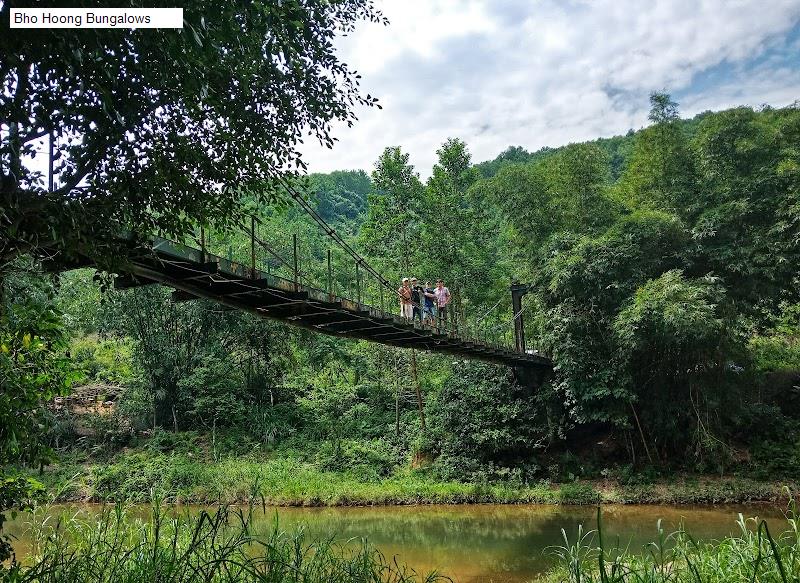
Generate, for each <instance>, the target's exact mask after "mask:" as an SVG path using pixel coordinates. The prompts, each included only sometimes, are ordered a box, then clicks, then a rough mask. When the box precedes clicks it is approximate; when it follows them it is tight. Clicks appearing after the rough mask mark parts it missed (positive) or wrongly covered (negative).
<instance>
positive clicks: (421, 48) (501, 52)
mask: <svg viewBox="0 0 800 583" xmlns="http://www.w3.org/2000/svg"><path fill="white" fill-rule="evenodd" d="M766 4H767V3H765V2H764V1H763V0H736V1H734V0H699V1H697V0H674V1H672V2H650V3H643V2H636V1H634V0H596V1H588V0H586V1H579V0H573V1H569V2H565V1H559V0H540V1H537V2H530V1H528V0H518V1H513V0H483V1H469V2H464V1H460V2H459V1H457V0H441V1H433V0H430V1H428V0H425V1H423V0H414V1H412V0H405V1H403V0H386V1H385V2H381V3H379V7H380V8H381V10H383V11H384V13H385V14H386V16H387V17H388V18H389V19H390V21H391V24H390V25H389V26H388V27H382V26H379V25H371V24H364V23H362V24H361V25H359V27H358V28H357V30H356V31H355V32H354V33H353V34H352V35H351V36H350V37H347V38H345V39H342V40H341V41H340V43H339V46H340V48H341V51H342V57H343V58H344V60H345V61H346V62H347V63H348V64H350V65H351V66H353V67H354V68H355V69H357V70H358V71H359V72H360V73H361V74H362V76H363V79H362V87H363V89H364V90H365V91H366V92H369V93H371V94H373V95H375V96H377V97H378V98H379V99H380V101H381V104H382V105H383V109H381V110H378V109H366V110H359V111H358V114H359V117H360V120H359V121H358V122H357V123H356V125H355V127H353V128H346V127H340V128H337V131H336V132H335V135H336V136H337V137H338V138H339V140H340V141H339V143H338V144H337V145H336V146H335V148H334V149H333V150H327V149H323V148H316V147H311V146H309V147H308V148H307V149H306V158H307V161H308V162H309V164H310V169H311V170H312V171H317V172H326V171H330V170H334V169H342V168H364V169H366V170H371V168H372V166H373V164H374V161H375V160H376V159H377V157H378V155H379V154H380V152H381V151H382V149H383V148H384V147H385V146H390V145H400V146H402V147H403V148H404V149H405V150H407V151H409V152H410V153H411V156H412V161H413V162H414V163H415V164H416V165H417V167H418V169H419V170H420V171H421V173H422V174H423V175H427V174H428V173H429V171H430V167H431V166H432V164H433V163H434V162H435V156H436V154H435V152H436V149H437V148H438V147H439V145H440V144H441V143H442V142H443V141H444V140H445V139H446V138H448V137H451V136H455V137H460V138H462V139H464V140H466V141H467V144H468V145H469V146H470V149H471V150H472V152H473V157H474V159H475V160H476V161H479V160H484V159H489V158H493V157H494V156H496V155H497V154H498V153H499V152H500V151H502V150H503V149H505V148H506V147H507V146H509V145H521V146H524V147H526V148H528V149H536V148H539V147H541V146H545V145H560V144H564V143H568V142H570V141H577V140H585V139H591V138H595V137H598V136H609V135H614V134H618V133H623V132H625V131H626V130H627V129H628V128H630V127H635V128H636V127H640V126H642V125H644V124H645V123H646V117H647V109H648V102H647V94H648V93H649V92H650V91H652V90H654V89H662V88H666V89H668V90H669V91H671V92H673V93H680V94H681V97H682V101H683V104H682V105H683V110H684V112H685V113H687V114H691V113H696V112H697V111H702V110H704V109H719V108H723V107H728V106H730V105H738V104H742V103H746V104H753V105H758V104H761V103H764V102H769V103H772V104H774V105H783V104H786V103H790V102H792V101H794V100H795V99H797V98H800V75H798V74H797V70H796V66H795V68H794V69H793V68H792V67H791V66H789V65H787V62H786V61H787V60H788V61H793V62H794V63H795V65H796V63H797V61H798V57H799V56H800V48H798V46H797V43H795V45H794V46H786V45H785V37H786V35H787V34H788V33H789V32H790V31H791V30H792V28H793V27H794V26H796V25H797V23H798V20H800V2H797V0H771V1H770V2H768V4H769V5H768V6H767V5H766ZM776 46H778V47H780V48H781V49H782V50H783V53H782V58H778V59H777V62H775V61H776V59H771V58H767V59H764V62H763V63H760V64H758V66H755V68H754V69H752V70H751V69H750V68H748V66H746V64H747V63H748V62H751V61H752V60H753V59H755V58H756V57H758V56H759V55H762V54H766V55H767V56H772V55H771V53H770V51H771V50H773V49H775V47H776ZM787 55H788V56H787ZM715 67H718V68H719V67H721V68H722V69H723V72H724V73H725V75H722V80H721V81H719V82H717V83H716V84H715V83H712V84H710V85H708V86H704V87H697V88H696V89H695V88H693V80H695V79H696V78H697V76H698V75H699V74H702V73H703V72H705V71H708V70H713V69H714V68H715ZM728 69H729V70H728Z"/></svg>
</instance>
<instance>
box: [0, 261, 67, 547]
mask: <svg viewBox="0 0 800 583" xmlns="http://www.w3.org/2000/svg"><path fill="white" fill-rule="evenodd" d="M19 263H20V261H19V260H18V261H17V262H16V265H18V266H19V271H17V272H15V273H13V274H10V275H9V277H7V278H6V279H5V280H0V286H3V290H2V292H3V293H0V301H2V306H0V562H2V561H5V560H6V559H8V558H9V556H10V553H11V546H10V541H9V540H8V539H7V538H5V537H3V536H2V532H1V531H2V527H3V522H4V521H5V516H4V514H3V512H5V511H6V510H9V509H12V508H25V507H27V506H29V505H30V503H31V501H32V500H34V499H36V498H38V497H39V496H40V494H41V493H42V492H43V487H42V486H41V484H39V483H38V482H36V481H35V480H32V479H30V478H20V477H16V476H13V475H9V474H8V473H7V471H8V470H7V469H8V467H9V466H11V465H29V466H37V465H40V464H44V463H46V462H48V461H50V459H51V456H52V452H51V451H50V448H48V447H47V446H46V445H45V443H44V441H43V439H42V423H43V417H44V416H43V413H44V403H45V402H47V401H48V400H50V399H52V398H53V397H55V396H57V395H63V394H65V393H66V391H67V389H68V388H69V384H70V382H71V380H72V371H71V366H70V363H69V361H68V359H67V358H65V356H64V354H63V351H64V349H65V346H66V339H67V338H66V334H65V333H64V330H63V326H62V322H61V314H60V313H59V311H58V310H57V308H56V306H55V303H54V301H53V294H54V287H53V285H52V282H51V281H50V278H48V277H46V276H42V275H41V274H32V273H31V267H30V266H29V265H19Z"/></svg>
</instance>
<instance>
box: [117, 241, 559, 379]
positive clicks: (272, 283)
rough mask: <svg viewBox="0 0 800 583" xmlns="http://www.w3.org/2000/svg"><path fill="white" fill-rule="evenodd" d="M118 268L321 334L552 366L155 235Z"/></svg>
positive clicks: (137, 278) (124, 280)
mask: <svg viewBox="0 0 800 583" xmlns="http://www.w3.org/2000/svg"><path fill="white" fill-rule="evenodd" d="M121 270H124V271H125V272H126V273H124V274H123V275H121V276H120V278H121V279H120V280H119V287H128V286H133V285H143V284H149V283H160V284H163V285H166V286H168V287H171V288H173V289H175V290H176V292H175V293H174V297H175V298H176V299H191V298H205V299H209V300H212V301H214V302H217V303H219V304H222V305H225V306H229V307H231V308H233V309H237V310H245V311H248V312H252V313H255V314H258V315H260V316H262V317H267V318H272V319H275V320H280V321H283V322H286V323H288V324H291V325H294V326H300V327H303V328H307V329H309V330H313V331H314V332H319V333H322V334H329V335H331V336H344V337H348V338H358V339H362V340H369V341H371V342H378V343H381V344H387V345H390V346H399V347H403V348H416V349H419V350H428V351H431V352H441V353H446V354H450V355H453V356H457V357H461V358H470V359H478V360H483V361H488V362H494V363H499V364H504V365H508V366H513V367H525V368H534V369H538V370H540V371H542V372H544V371H546V370H549V369H550V368H551V367H552V365H551V362H550V361H549V360H548V359H547V358H544V357H542V356H540V355H537V354H528V353H523V352H519V351H516V350H511V349H508V348H505V347H501V346H495V345H492V344H487V343H484V342H480V341H478V340H475V339H470V338H462V337H460V336H459V335H458V334H456V333H454V332H449V331H445V330H440V329H437V328H435V327H431V326H428V325H423V324H421V323H419V322H409V321H408V320H406V319H404V318H401V317H400V316H398V315H394V314H390V313H388V312H384V311H382V310H380V309H377V308H375V307H372V306H368V305H366V304H359V303H358V302H354V301H353V300H350V299H347V298H343V297H339V296H335V295H331V294H329V293H328V292H327V291H323V290H319V289H315V288H311V287H308V286H304V285H301V284H298V283H296V282H294V281H291V280H287V279H285V278H282V277H278V276H276V275H272V274H269V273H266V272H263V271H260V270H255V272H254V271H253V269H252V268H251V267H250V266H247V265H243V264H241V263H237V262H234V261H230V260H228V259H225V258H223V257H219V256H216V255H212V254H209V253H207V252H203V251H202V250H200V249H197V248H195V247H190V246H187V245H183V244H181V243H176V242H174V241H170V240H168V239H162V238H160V237H151V238H150V239H149V243H148V244H146V245H145V246H144V249H141V250H140V252H136V253H134V254H133V255H132V257H131V259H130V260H129V262H128V263H126V265H125V267H124V268H122V269H121Z"/></svg>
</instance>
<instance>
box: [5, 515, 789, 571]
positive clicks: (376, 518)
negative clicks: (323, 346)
mask: <svg viewBox="0 0 800 583" xmlns="http://www.w3.org/2000/svg"><path fill="white" fill-rule="evenodd" d="M101 508H102V507H101V506H100V505H57V506H54V507H53V508H52V509H51V510H50V513H51V514H53V515H55V514H60V513H62V512H68V513H70V514H75V513H77V514H78V515H79V516H82V517H88V518H91V517H92V516H93V515H96V514H97V513H99V512H100V511H101ZM183 508H184V509H188V510H189V511H190V512H195V511H199V510H200V509H201V508H202V507H199V506H197V507H195V506H190V507H183ZM132 511H133V512H134V513H136V514H137V515H139V516H141V517H142V518H146V517H147V516H149V513H150V507H149V506H141V507H134V508H133V509H132ZM740 512H741V513H742V514H743V515H744V516H745V517H751V516H758V517H760V518H764V519H767V521H768V523H769V524H770V526H771V530H772V531H773V532H779V531H780V530H782V528H783V526H784V524H785V522H784V521H783V513H782V510H781V509H780V508H778V507H776V506H769V505H724V506H697V505H686V506H635V505H625V506H622V505H619V506H618V505H607V506H603V526H604V534H603V537H604V541H605V542H606V544H607V545H608V544H609V543H613V542H615V541H616V540H617V538H618V540H619V542H620V544H621V545H622V546H625V545H629V547H630V549H632V550H641V549H642V547H643V545H645V544H646V543H647V542H649V541H652V540H655V539H656V537H657V530H656V528H657V526H656V525H657V522H658V520H659V519H661V521H662V525H663V527H664V529H665V530H666V531H667V532H671V531H673V530H676V529H677V528H678V527H679V526H680V525H681V524H683V525H684V528H685V529H686V530H687V531H688V532H690V533H691V534H692V535H693V536H694V537H695V538H696V539H699V540H715V539H720V538H723V537H725V536H727V535H731V534H736V533H738V532H739V527H738V525H737V523H736V520H737V518H738V514H739V513H740ZM276 515H277V520H278V523H279V525H280V528H281V529H282V530H286V531H290V532H291V531H293V530H294V529H297V528H299V527H301V526H302V527H303V528H304V529H305V531H306V532H307V533H308V534H309V535H310V536H311V537H313V538H327V537H329V536H331V535H333V534H335V536H336V538H337V540H342V541H346V540H348V539H351V538H354V537H355V538H360V537H366V538H367V539H368V540H369V541H370V542H372V544H374V545H375V546H376V547H377V548H378V549H380V550H381V552H383V554H384V555H385V556H387V557H389V558H391V557H394V556H396V557H397V560H398V562H402V563H405V564H406V565H408V566H410V567H412V568H414V569H416V571H417V572H420V573H422V572H428V571H431V570H434V569H435V570H437V571H439V572H440V573H442V574H446V575H448V576H450V577H452V578H453V579H454V580H455V581H456V582H458V583H477V582H495V583H500V582H503V583H519V582H523V581H529V580H531V579H532V578H534V577H536V575H538V574H540V573H542V572H545V571H547V570H548V569H549V568H550V567H552V565H553V564H554V561H555V558H554V557H553V555H552V549H548V547H552V545H559V544H562V543H563V537H562V534H561V529H562V528H563V529H564V530H565V531H566V532H567V534H568V535H569V537H570V540H571V541H574V539H575V536H576V532H577V529H578V525H581V524H582V525H583V526H584V529H593V528H595V522H596V509H595V508H593V507H587V506H548V505H463V506H382V507H362V508H267V511H266V513H265V514H262V513H261V512H260V511H259V513H257V516H256V519H255V520H257V521H263V525H261V526H263V527H264V528H271V527H272V525H273V524H274V521H275V519H276ZM29 521H30V517H26V516H25V515H20V516H18V517H17V518H16V519H15V520H13V521H11V522H10V523H9V524H8V532H10V533H11V534H12V535H14V536H16V537H17V539H18V540H17V541H16V543H15V545H14V546H15V550H16V552H17V555H18V556H19V557H20V558H24V557H25V556H26V554H28V553H30V552H31V542H32V541H31V532H30V526H29V524H30V522H29Z"/></svg>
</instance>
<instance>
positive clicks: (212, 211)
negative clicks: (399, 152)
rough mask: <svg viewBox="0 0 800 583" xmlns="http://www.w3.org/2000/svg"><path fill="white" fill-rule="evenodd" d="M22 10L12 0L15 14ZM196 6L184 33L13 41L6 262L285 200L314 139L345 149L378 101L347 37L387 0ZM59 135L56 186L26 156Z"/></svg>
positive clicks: (174, 228)
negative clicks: (342, 41) (335, 127)
mask: <svg viewBox="0 0 800 583" xmlns="http://www.w3.org/2000/svg"><path fill="white" fill-rule="evenodd" d="M14 4H16V3H15V2H13V1H10V0H6V1H4V2H2V3H0V20H3V21H8V19H9V13H10V10H11V8H12V6H13V5H14ZM75 6H79V7H82V6H85V7H88V8H91V7H93V6H94V4H93V3H91V2H86V1H79V2H77V4H75ZM183 10H184V28H183V30H182V31H178V32H176V31H172V30H152V29H126V30H119V29H102V28H98V29H91V30H85V31H82V32H81V33H80V34H75V32H74V31H72V30H67V29H57V28H53V29H42V30H38V31H36V32H35V33H32V32H27V31H25V32H15V31H11V32H8V33H6V34H3V35H2V36H1V37H0V80H2V81H1V82H2V84H3V87H4V90H3V91H2V93H0V111H2V112H3V118H2V119H0V125H2V126H4V127H7V128H9V129H8V131H7V132H4V135H2V139H0V209H2V211H0V268H1V267H2V264H3V263H5V262H6V261H7V260H8V259H9V258H12V257H14V256H16V255H18V254H20V253H24V252H26V251H30V250H32V249H35V248H37V247H38V246H40V245H42V244H44V243H49V244H55V245H56V246H58V247H59V248H61V249H63V250H64V253H65V255H67V256H70V255H73V256H74V255H75V254H78V253H81V254H89V255H91V256H92V257H93V258H96V259H99V258H102V257H105V258H106V259H110V257H109V256H110V255H111V254H112V252H111V250H109V249H107V248H106V245H107V244H108V239H109V237H113V236H114V235H117V234H118V233H119V230H120V226H123V227H125V228H127V229H133V230H135V231H139V232H142V233H154V232H157V231H161V232H164V233H167V234H171V235H173V236H176V237H180V236H181V235H182V234H184V233H187V232H189V231H190V229H191V228H192V226H193V225H194V224H196V223H201V224H202V223H214V224H217V225H227V224H230V223H231V222H232V221H234V220H236V219H237V215H238V214H239V211H240V209H239V207H238V201H239V198H240V197H241V196H242V193H243V192H250V193H253V194H254V195H255V196H257V197H259V198H261V199H262V200H266V201H268V200H271V199H272V198H273V197H274V196H275V192H276V189H277V187H278V185H279V183H280V182H281V180H282V179H283V178H284V177H285V176H286V175H287V174H288V173H291V172H292V171H293V170H294V169H302V168H304V167H305V165H304V163H303V161H302V158H301V155H300V150H299V147H300V145H301V143H302V136H303V135H308V136H311V137H312V138H313V139H316V140H318V141H319V142H320V143H322V144H325V145H327V146H328V147H331V146H332V145H333V142H334V138H333V137H332V135H331V127H332V124H333V123H334V122H337V121H338V122H345V123H347V124H348V125H352V123H353V121H354V119H355V116H354V114H353V111H352V107H353V106H354V105H357V104H363V105H375V103H376V100H375V98H373V97H372V96H370V95H366V96H364V95H362V94H361V91H360V89H359V85H358V76H357V75H356V74H355V73H354V72H353V71H351V70H350V69H349V68H348V67H347V65H346V64H345V63H343V62H341V61H340V60H339V59H338V57H337V55H336V53H335V50H334V45H333V43H332V39H333V38H334V36H335V35H336V34H337V33H347V32H349V31H351V30H352V29H353V27H354V25H355V23H356V22H358V21H359V20H371V21H380V22H385V19H384V18H383V17H382V16H381V14H380V13H379V12H378V11H376V10H375V9H374V8H373V5H372V0H341V1H338V2H327V1H324V0H287V1H284V2H277V3H275V2H267V3H264V2H249V3H241V2H231V1H224V2H217V3H214V4H213V5H212V4H207V3H204V2H189V3H188V4H186V3H184V7H183ZM33 34H35V42H32V35H33ZM51 133H53V134H55V136H56V143H55V147H56V157H57V162H56V172H57V175H58V184H57V186H56V188H55V189H54V190H53V192H49V193H48V192H45V188H44V187H43V185H42V181H41V175H40V173H39V172H37V171H36V170H34V169H33V168H32V167H31V166H30V164H28V163H26V160H27V159H28V158H29V157H32V156H33V155H34V144H35V142H36V140H38V139H40V138H42V137H45V136H47V135H48V134H51ZM101 239H105V240H106V243H105V244H103V243H102V242H99V240H101Z"/></svg>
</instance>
